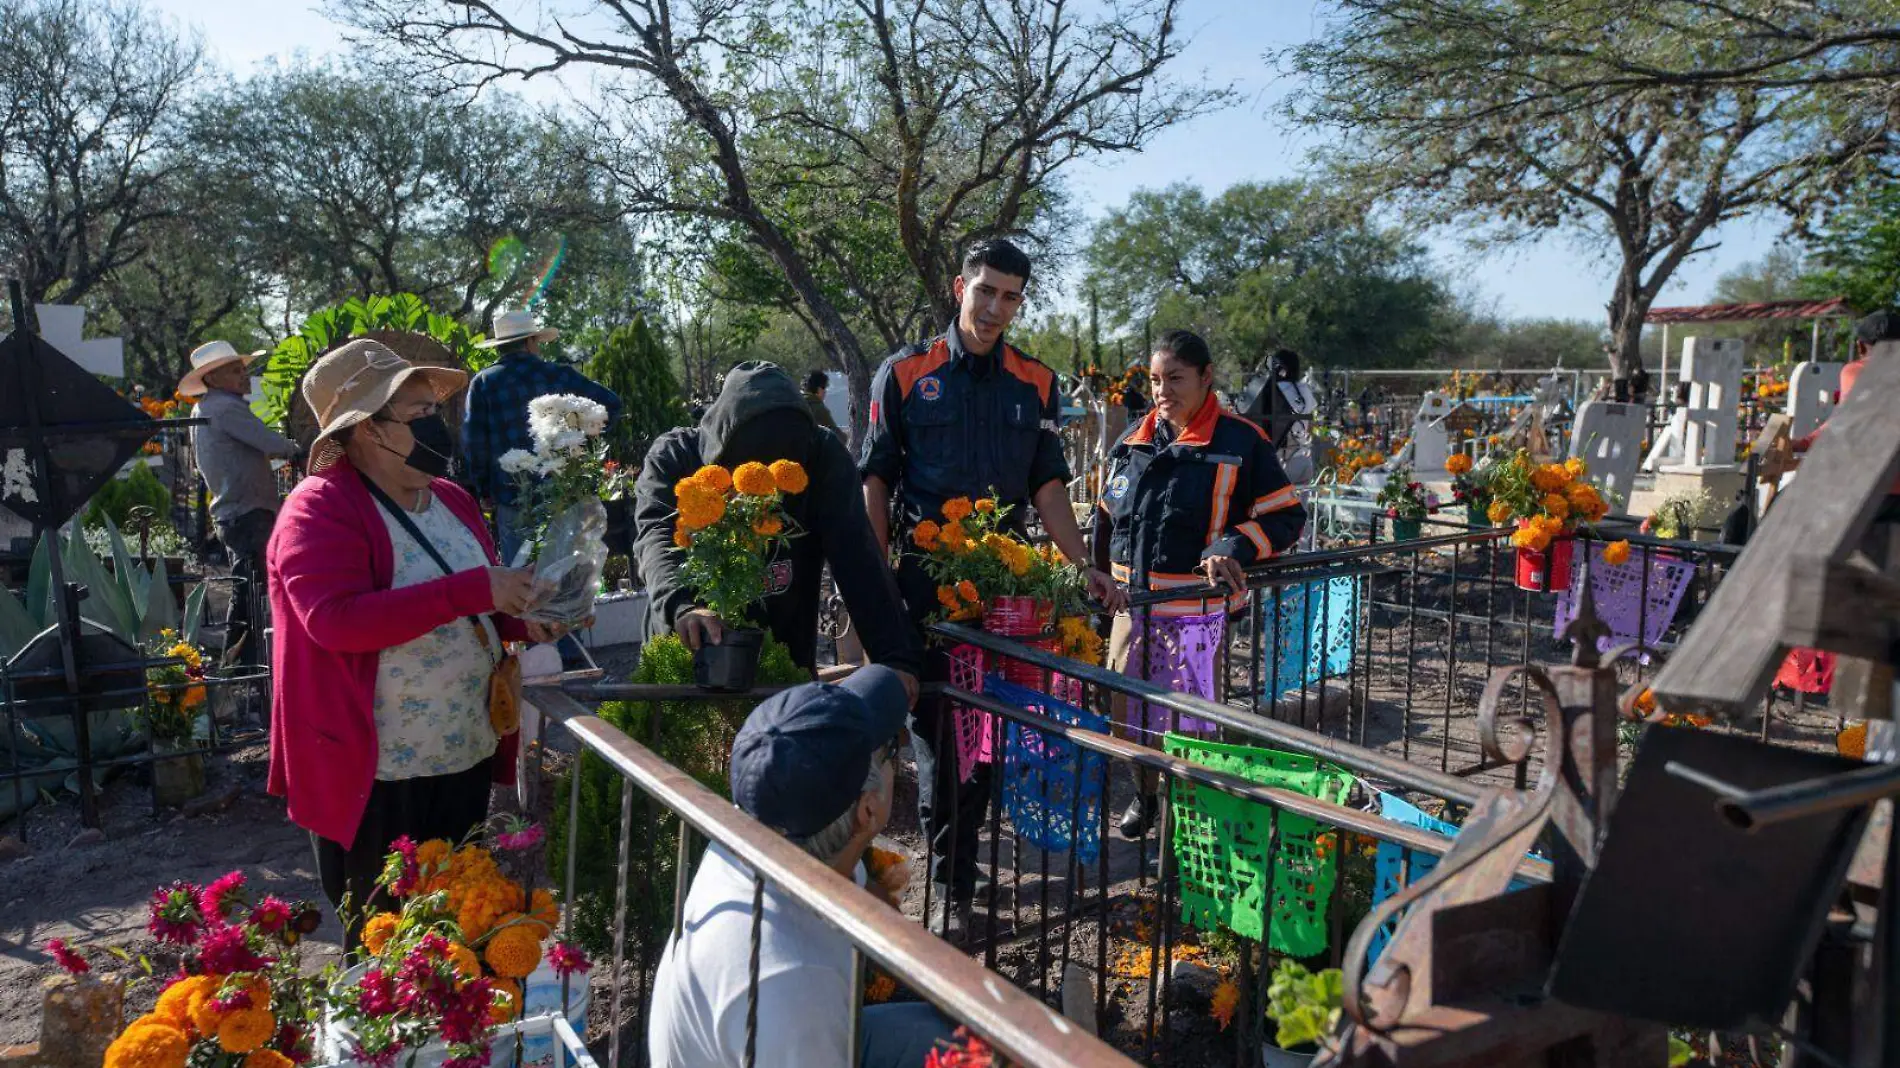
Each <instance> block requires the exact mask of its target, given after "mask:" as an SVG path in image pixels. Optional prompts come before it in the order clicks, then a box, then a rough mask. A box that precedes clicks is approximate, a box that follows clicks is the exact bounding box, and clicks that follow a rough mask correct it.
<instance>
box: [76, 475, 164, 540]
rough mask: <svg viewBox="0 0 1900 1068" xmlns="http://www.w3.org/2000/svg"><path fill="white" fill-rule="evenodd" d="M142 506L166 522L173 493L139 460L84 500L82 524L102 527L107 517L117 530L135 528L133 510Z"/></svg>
mask: <svg viewBox="0 0 1900 1068" xmlns="http://www.w3.org/2000/svg"><path fill="white" fill-rule="evenodd" d="M141 504H142V505H145V506H146V507H147V508H150V509H151V510H152V511H154V512H156V513H158V518H159V519H160V520H166V521H169V517H170V516H171V510H172V494H171V491H170V490H168V489H166V488H165V484H164V483H163V482H160V481H159V480H158V476H157V475H155V474H153V473H152V469H151V467H149V466H148V465H146V464H143V463H138V464H133V465H132V473H131V474H129V475H127V476H126V477H124V478H114V479H110V480H108V481H107V482H106V484H105V485H103V486H100V487H99V492H97V493H95V494H93V495H92V500H90V501H88V502H87V503H86V517H85V520H84V523H85V525H86V526H89V527H103V526H105V525H106V523H105V521H106V520H107V519H108V518H110V519H111V520H112V522H113V523H115V524H117V525H118V528H119V529H120V530H124V531H132V530H136V529H138V528H137V526H136V524H134V523H133V522H132V509H133V508H135V507H137V506H138V505H141Z"/></svg>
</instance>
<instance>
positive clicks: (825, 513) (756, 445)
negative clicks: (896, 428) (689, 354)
mask: <svg viewBox="0 0 1900 1068" xmlns="http://www.w3.org/2000/svg"><path fill="white" fill-rule="evenodd" d="M748 460H756V461H758V462H760V463H765V464H770V463H771V462H772V461H774V460H794V461H797V462H798V463H799V464H800V465H802V466H803V467H804V468H805V472H806V474H807V475H809V476H810V480H811V482H810V485H809V486H808V487H807V488H806V490H805V492H803V493H798V494H788V495H787V496H786V497H785V510H786V513H787V515H788V516H789V517H790V518H791V520H792V522H793V523H794V524H796V527H795V528H794V529H797V530H800V531H802V532H803V533H801V534H800V535H798V536H797V537H794V538H793V539H791V543H790V545H789V546H788V547H787V548H786V549H784V550H782V551H781V552H782V555H781V556H780V558H779V559H776V560H773V561H772V563H771V565H770V570H769V572H768V575H769V578H770V581H771V588H770V591H769V592H768V593H767V594H766V596H765V597H764V599H763V600H762V601H760V603H759V604H758V605H755V606H754V608H753V612H754V613H755V614H756V615H757V616H758V617H759V621H760V622H761V623H763V624H764V625H765V627H766V628H767V629H768V630H770V631H771V632H772V636H773V637H774V638H777V639H778V640H779V641H781V642H783V643H784V644H785V646H786V648H787V649H789V650H790V651H791V654H792V659H793V660H794V661H796V662H797V663H798V665H799V666H800V667H803V668H806V669H811V670H815V668H816V666H817V665H816V661H817V654H818V579H819V573H820V572H821V571H822V570H823V569H824V565H825V564H827V563H829V564H830V565H831V577H832V581H834V582H836V583H837V585H838V592H839V594H841V595H842V596H843V597H844V603H845V607H846V608H847V609H848V610H849V611H850V613H851V619H852V621H853V622H854V623H856V625H857V627H858V629H859V631H860V633H862V634H863V636H864V645H865V649H866V651H867V652H868V653H869V654H870V657H871V661H872V662H873V663H877V664H884V665H886V666H888V667H891V668H893V669H895V670H896V671H897V672H898V673H899V674H900V675H901V676H902V677H903V679H904V684H905V686H906V687H907V688H908V689H909V690H910V694H911V697H912V698H913V699H914V698H915V697H916V696H917V675H918V672H919V670H920V669H921V667H922V659H923V646H922V642H921V640H920V639H919V637H918V635H917V633H916V630H915V629H914V628H913V627H911V626H910V619H909V615H908V613H907V612H906V610H905V608H904V603H903V601H902V600H900V599H899V597H898V593H897V586H896V584H895V583H894V582H893V581H892V579H891V573H890V570H889V569H888V568H886V567H884V566H883V563H882V560H883V558H882V557H881V556H879V555H878V544H877V542H876V541H875V540H873V538H872V534H871V524H870V522H868V521H867V519H866V518H865V514H864V498H863V496H862V494H861V491H860V489H859V483H858V478H857V469H856V466H855V465H854V464H852V462H851V454H850V452H849V451H848V450H847V449H846V448H845V447H844V443H843V442H841V441H839V440H838V436H837V435H836V434H833V433H831V432H830V431H828V430H824V429H822V428H820V427H819V426H818V424H817V423H816V422H814V421H813V420H812V417H811V412H810V410H809V409H808V408H806V406H805V398H804V396H803V395H802V394H801V393H800V392H799V390H798V383H797V382H795V381H793V380H792V376H791V375H789V374H787V373H786V372H785V371H784V370H782V369H781V368H779V367H778V366H777V365H775V364H770V363H759V362H747V363H742V364H740V365H738V366H737V367H734V368H733V369H732V370H730V371H728V372H726V378H725V383H724V385H723V386H722V387H721V389H720V391H719V398H718V399H717V400H715V401H714V402H713V403H712V404H711V405H710V406H708V407H707V409H706V414H705V415H704V416H703V417H702V418H701V419H700V421H699V425H698V426H696V427H681V428H679V429H677V430H669V431H667V432H666V433H665V434H662V435H661V436H660V438H659V440H658V441H655V442H654V443H653V447H652V448H651V449H649V450H648V451H647V458H646V464H645V465H644V466H643V467H642V468H641V469H640V480H639V482H638V484H637V486H636V488H635V491H634V497H635V499H634V512H633V518H634V531H635V533H634V548H635V551H636V552H638V553H639V556H640V573H641V575H643V576H644V577H645V578H646V582H647V590H648V592H649V593H650V594H651V596H652V598H653V601H652V608H651V618H652V621H653V626H654V628H655V629H662V628H663V629H666V630H676V631H678V632H679V635H680V637H681V638H682V639H684V640H685V642H686V644H687V645H689V646H691V647H693V648H695V649H697V648H698V647H699V645H700V643H702V642H706V641H715V642H716V641H718V640H719V632H720V628H719V620H718V619H717V618H716V617H714V616H713V614H712V613H711V612H708V611H707V610H706V609H705V608H703V607H701V606H700V605H699V604H698V603H697V602H696V601H695V600H694V591H693V589H692V588H691V587H690V586H688V585H686V583H685V581H684V579H682V577H681V575H680V565H681V563H682V562H683V561H684V558H685V553H684V551H682V550H680V549H677V548H676V547H675V546H674V544H673V532H674V529H675V527H676V525H677V522H678V519H679V502H678V501H677V500H676V499H675V497H674V494H673V485H674V483H676V482H678V481H679V480H680V479H682V478H686V477H688V476H689V475H691V474H693V472H695V471H697V470H699V469H700V467H701V466H702V465H705V464H719V465H721V466H724V467H737V466H738V465H740V464H742V463H745V462H746V461H748Z"/></svg>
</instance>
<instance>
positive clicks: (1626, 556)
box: [1603, 539, 1630, 567]
mask: <svg viewBox="0 0 1900 1068" xmlns="http://www.w3.org/2000/svg"><path fill="white" fill-rule="evenodd" d="M1629 561H1630V543H1629V541H1628V540H1627V539H1625V540H1622V541H1613V542H1611V543H1610V544H1608V545H1605V546H1604V547H1603V562H1604V563H1606V564H1608V565H1610V566H1611V567H1621V566H1623V565H1624V564H1627V563H1629Z"/></svg>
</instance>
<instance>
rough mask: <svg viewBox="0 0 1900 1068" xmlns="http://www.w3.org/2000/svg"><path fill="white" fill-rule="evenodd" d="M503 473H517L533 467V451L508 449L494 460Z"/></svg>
mask: <svg viewBox="0 0 1900 1068" xmlns="http://www.w3.org/2000/svg"><path fill="white" fill-rule="evenodd" d="M495 463H496V464H498V465H499V466H500V467H501V470H502V472H503V473H504V474H509V475H519V474H522V473H524V472H526V471H529V470H532V469H533V467H534V453H531V452H529V451H528V450H526V449H509V450H508V451H507V452H504V453H502V454H501V458H500V459H498V460H496V461H495Z"/></svg>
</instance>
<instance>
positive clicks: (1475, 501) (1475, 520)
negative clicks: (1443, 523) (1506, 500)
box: [1465, 497, 1497, 527]
mask: <svg viewBox="0 0 1900 1068" xmlns="http://www.w3.org/2000/svg"><path fill="white" fill-rule="evenodd" d="M1490 510H1491V501H1490V499H1489V498H1485V497H1472V498H1470V499H1468V500H1466V501H1465V525H1466V526H1472V527H1492V526H1496V525H1497V524H1495V523H1493V522H1491V516H1490V514H1489V513H1490Z"/></svg>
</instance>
